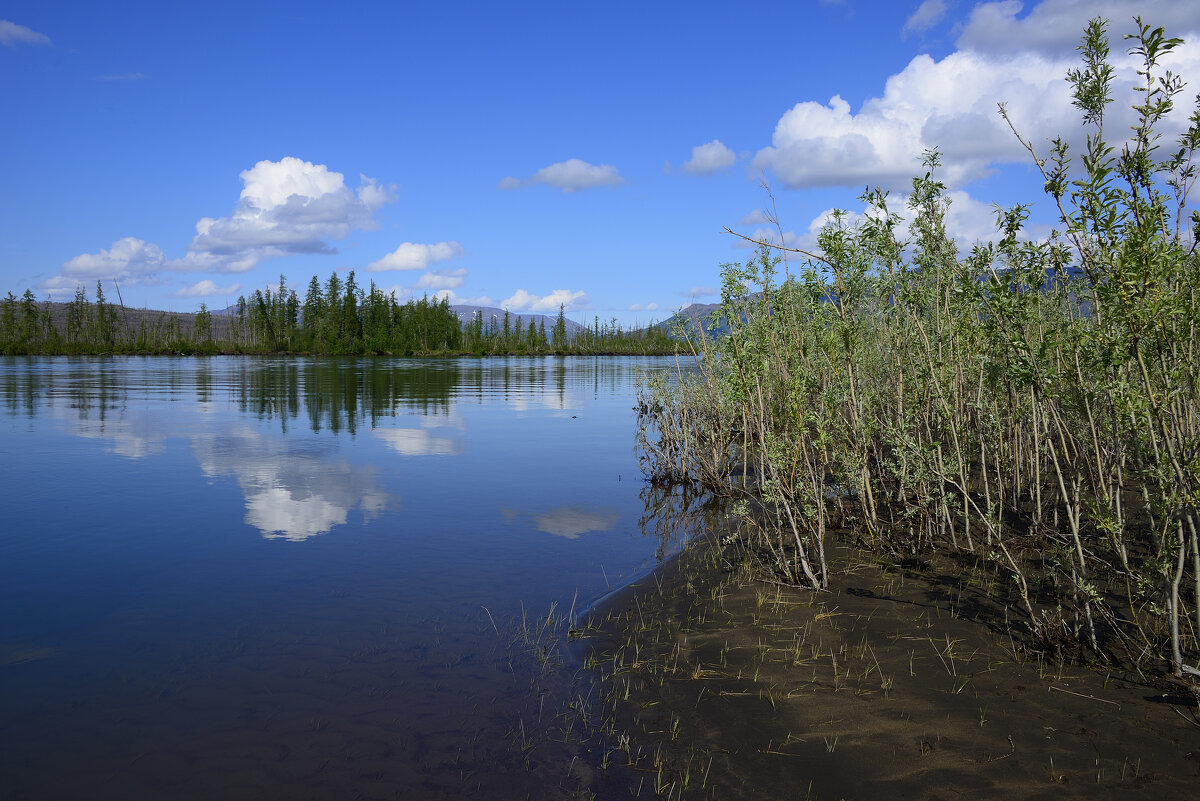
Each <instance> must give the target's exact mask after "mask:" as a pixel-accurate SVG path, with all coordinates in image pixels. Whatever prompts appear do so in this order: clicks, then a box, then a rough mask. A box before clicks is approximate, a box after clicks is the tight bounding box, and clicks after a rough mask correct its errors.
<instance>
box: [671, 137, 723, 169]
mask: <svg viewBox="0 0 1200 801" xmlns="http://www.w3.org/2000/svg"><path fill="white" fill-rule="evenodd" d="M735 163H737V156H735V155H734V154H733V151H732V150H730V149H729V148H727V147H725V145H724V144H722V142H721V140H720V139H714V140H712V141H711V142H709V143H708V144H704V145H696V146H695V147H693V148H692V157H691V158H690V159H689V160H688V161H687V162H685V163H684V165H683V166H682V167H680V168H679V169H681V170H683V171H684V172H688V173H691V174H692V175H712V174H713V173H714V172H717V171H718V170H723V169H725V168H727V167H732V166H733V165H734V164H735Z"/></svg>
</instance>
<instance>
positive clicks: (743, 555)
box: [591, 18, 1200, 798]
mask: <svg viewBox="0 0 1200 801" xmlns="http://www.w3.org/2000/svg"><path fill="white" fill-rule="evenodd" d="M1121 41H1123V42H1124V43H1125V45H1124V46H1125V49H1126V50H1127V53H1128V54H1129V55H1130V56H1132V57H1134V59H1135V60H1136V62H1137V64H1138V67H1137V75H1138V83H1137V84H1136V85H1135V88H1134V89H1133V90H1132V91H1128V90H1127V89H1122V90H1121V91H1122V92H1127V93H1128V95H1129V100H1128V109H1129V110H1130V111H1132V115H1131V119H1133V120H1134V124H1133V126H1132V128H1129V127H1118V126H1112V125H1110V126H1108V127H1105V125H1104V122H1105V120H1106V118H1108V116H1110V115H1112V114H1113V113H1114V112H1113V109H1112V108H1110V106H1111V105H1112V104H1113V102H1114V97H1115V96H1116V94H1117V84H1116V83H1114V75H1115V74H1116V72H1115V68H1114V67H1113V66H1112V65H1111V63H1110V52H1111V51H1110V38H1109V28H1108V22H1107V21H1106V20H1103V19H1099V18H1097V19H1093V20H1091V21H1090V22H1089V23H1088V24H1087V25H1086V27H1085V29H1084V32H1083V36H1082V38H1081V41H1080V45H1079V47H1078V51H1079V53H1080V55H1081V65H1080V66H1079V68H1077V69H1070V70H1068V71H1067V74H1066V80H1067V83H1068V84H1069V85H1070V88H1071V98H1072V100H1071V103H1072V106H1073V107H1074V109H1075V110H1076V111H1078V112H1080V116H1081V117H1082V123H1083V126H1084V128H1085V136H1083V137H1082V139H1083V147H1082V151H1083V152H1082V153H1079V152H1076V150H1077V149H1076V147H1075V146H1074V145H1073V144H1071V142H1075V141H1078V140H1079V137H1073V136H1070V135H1064V136H1063V137H1062V138H1058V139H1054V140H1052V141H1051V142H1050V143H1049V144H1048V145H1045V146H1043V145H1042V144H1041V143H1040V142H1033V141H1030V140H1029V139H1028V138H1026V137H1025V136H1024V135H1023V133H1022V126H1021V122H1020V120H1017V119H1013V118H1012V117H1010V116H1009V113H1008V110H1007V109H1006V108H1005V107H1004V106H1003V105H1001V107H1000V109H999V113H1000V115H1001V118H1002V119H1003V120H1004V121H1005V122H1006V123H1008V125H1009V127H1010V128H1011V129H1012V133H1013V136H1014V141H1015V142H1016V143H1018V144H1019V145H1020V146H1021V147H1022V148H1023V149H1025V150H1026V151H1027V152H1028V153H1029V155H1030V159H1031V165H1032V167H1033V169H1035V170H1036V171H1037V172H1038V173H1039V174H1040V175H1041V177H1042V178H1043V179H1044V190H1045V194H1046V196H1047V197H1046V201H1047V202H1049V203H1050V204H1051V205H1052V208H1054V209H1055V210H1056V211H1057V212H1058V217H1059V219H1058V225H1059V228H1058V230H1057V231H1055V232H1054V233H1052V234H1051V235H1048V236H1040V237H1038V238H1034V237H1033V236H1031V235H1030V233H1029V232H1027V231H1026V224H1027V221H1028V220H1029V206H1028V205H1025V204H1017V205H1014V206H1011V207H1008V208H998V209H997V210H996V230H995V232H994V235H993V236H992V237H991V238H990V239H988V240H980V241H977V242H975V243H974V244H973V245H971V246H969V247H967V246H965V245H963V244H962V243H959V242H956V241H955V240H954V239H953V238H952V237H950V236H949V235H948V233H947V221H948V214H949V213H950V210H951V200H952V199H951V197H950V194H949V189H948V187H947V185H946V184H945V183H943V181H942V180H941V178H940V175H941V166H942V157H941V154H940V153H939V152H938V151H936V150H929V151H927V152H926V153H925V154H924V169H923V174H920V175H918V176H917V177H914V178H913V180H912V182H911V192H910V193H909V194H908V195H907V197H906V198H905V200H904V203H905V206H906V207H907V208H906V209H905V211H904V212H903V213H902V212H900V211H897V210H896V208H895V206H894V205H893V204H894V202H895V201H894V200H893V199H892V198H891V197H890V196H889V193H888V192H887V191H886V190H885V189H882V188H868V189H867V191H865V192H864V193H863V195H862V197H861V200H862V202H863V204H864V205H865V211H864V213H862V214H854V215H852V214H849V213H847V212H844V211H835V212H833V213H832V214H831V215H830V217H829V219H828V221H827V222H826V224H825V225H824V227H823V228H822V229H821V230H820V231H819V232H818V233H817V235H816V244H815V245H814V246H810V247H809V248H808V249H804V248H799V247H792V246H790V245H786V244H783V230H784V227H783V226H782V225H780V226H779V227H778V230H777V233H778V237H773V238H767V237H763V238H760V239H755V240H752V242H753V243H754V244H756V245H758V248H759V250H758V253H757V255H756V256H755V257H754V258H752V259H750V260H748V261H747V262H746V263H745V264H741V265H738V264H726V265H724V266H723V281H724V283H723V288H722V299H721V306H720V310H719V316H720V322H721V333H720V335H718V336H712V337H709V336H696V337H694V338H693V339H691V344H692V345H693V346H694V347H695V349H696V352H697V363H696V366H695V369H694V370H691V371H689V372H688V373H686V374H683V373H681V374H678V375H670V374H667V373H663V372H660V373H656V374H655V375H653V376H650V377H649V378H648V379H647V380H646V381H645V382H644V383H643V386H642V391H641V393H640V394H639V397H638V407H637V411H638V422H639V426H638V433H637V437H638V446H639V449H640V454H641V463H642V467H643V470H644V473H645V476H646V478H647V480H648V482H649V483H650V485H651V486H653V487H656V488H660V489H663V490H664V491H665V490H673V491H677V492H679V493H680V494H681V496H683V497H687V498H695V499H698V500H699V501H700V502H706V503H707V502H712V503H719V504H720V505H721V506H722V508H723V510H724V514H725V516H726V518H727V521H728V523H727V525H728V526H729V531H730V533H726V534H720V535H718V537H719V540H718V541H719V543H720V547H718V548H716V549H715V550H707V551H706V550H704V549H703V548H701V549H698V550H697V552H696V558H695V560H694V561H693V562H691V563H690V565H691V568H690V569H688V570H684V571H681V572H680V573H679V576H678V578H677V579H676V580H674V581H668V582H663V583H662V584H658V583H656V584H655V585H654V586H653V591H652V592H650V593H648V594H645V595H642V596H637V597H636V600H635V603H634V606H633V607H632V608H631V609H627V610H626V611H625V612H624V614H623V615H618V616H617V617H616V618H613V619H610V620H609V621H608V622H607V623H606V624H605V625H606V626H610V628H609V629H607V630H609V631H610V634H609V636H608V639H607V641H606V644H605V646H604V647H601V648H599V649H598V650H597V651H596V652H595V654H594V655H593V657H592V659H591V664H593V665H594V666H596V668H597V669H598V670H599V671H600V672H601V675H602V676H603V681H604V684H605V686H606V688H607V693H606V695H605V696H604V697H605V699H606V701H607V703H608V706H607V707H606V708H605V710H606V711H605V717H604V718H603V720H604V725H606V726H607V727H608V728H609V729H610V730H611V731H613V732H615V733H616V734H615V737H616V739H615V743H616V745H615V746H614V747H615V748H616V749H617V751H616V752H613V751H611V749H610V751H609V752H606V756H608V757H610V758H612V757H617V758H619V757H622V756H623V757H624V759H625V762H626V764H627V765H628V766H629V767H630V768H631V769H632V770H634V771H636V772H637V773H638V774H639V775H638V777H637V779H638V781H637V782H635V787H634V792H635V793H641V792H644V791H645V783H649V784H650V785H651V786H652V788H653V790H652V792H653V793H655V794H656V795H658V796H660V797H670V798H688V797H697V798H706V797H707V798H714V797H725V798H728V797H739V798H744V797H761V798H771V797H779V796H780V795H782V794H786V795H788V796H791V797H808V798H816V797H819V798H830V797H833V798H876V797H881V796H887V797H911V798H932V797H952V796H967V797H989V798H990V797H1021V798H1031V797H1041V796H1045V797H1055V798H1058V797H1062V796H1063V795H1071V796H1074V797H1081V798H1082V797H1088V798H1096V797H1117V796H1121V797H1123V796H1124V795H1126V794H1128V793H1129V792H1130V791H1137V792H1139V793H1144V794H1146V795H1153V796H1154V797H1159V798H1161V797H1168V798H1185V797H1191V796H1192V795H1194V792H1195V791H1194V786H1195V781H1196V776H1197V775H1198V771H1197V767H1198V765H1197V754H1198V753H1200V751H1198V747H1197V746H1198V744H1200V295H1198V294H1197V292H1196V287H1197V285H1200V251H1198V249H1197V247H1196V243H1197V241H1198V240H1200V212H1197V211H1196V210H1195V208H1194V203H1192V202H1191V201H1189V192H1190V191H1191V189H1192V188H1193V185H1194V183H1195V181H1196V179H1197V177H1198V176H1200V169H1198V168H1197V165H1196V162H1195V156H1196V154H1197V152H1200V96H1198V97H1197V98H1196V99H1195V101H1194V102H1193V103H1192V104H1191V105H1190V106H1189V108H1181V109H1179V111H1180V114H1179V115H1177V117H1176V118H1175V119H1177V120H1179V121H1180V122H1182V125H1180V124H1177V123H1176V122H1172V121H1170V115H1171V113H1172V112H1173V111H1174V110H1175V104H1176V101H1177V100H1179V101H1181V102H1182V101H1184V100H1188V99H1190V98H1187V97H1186V96H1183V95H1182V94H1181V93H1182V91H1183V83H1182V80H1181V79H1180V78H1179V77H1178V76H1176V75H1174V73H1173V72H1171V71H1170V69H1171V68H1170V66H1169V61H1170V58H1171V55H1172V51H1174V50H1175V49H1176V48H1178V47H1179V46H1180V45H1181V44H1182V40H1180V39H1176V38H1170V37H1169V36H1168V35H1167V34H1166V32H1165V31H1164V29H1162V28H1157V27H1154V26H1153V25H1152V24H1149V23H1147V22H1144V21H1143V20H1142V19H1141V18H1135V20H1134V22H1133V26H1132V30H1131V31H1130V32H1129V35H1127V36H1125V37H1124V39H1122V40H1121ZM1189 109H1190V111H1189ZM1117 113H1120V112H1117ZM1125 113H1128V111H1126V112H1125ZM1185 113H1187V115H1188V116H1187V117H1186V120H1184V119H1183V115H1184V114H1185ZM1118 129H1119V133H1115V134H1114V131H1115V130H1118ZM1168 129H1169V130H1170V131H1171V132H1170V134H1168V133H1167V131H1168ZM771 207H772V208H774V204H773V201H772V203H771ZM772 222H774V221H772ZM614 621H616V622H615V623H614ZM611 626H615V627H611ZM642 779H644V780H645V782H642V781H641V780H642Z"/></svg>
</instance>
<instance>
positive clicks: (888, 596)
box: [590, 551, 1200, 799]
mask: <svg viewBox="0 0 1200 801" xmlns="http://www.w3.org/2000/svg"><path fill="white" fill-rule="evenodd" d="M753 576H754V574H753V572H752V571H750V570H749V569H747V567H746V565H745V564H744V563H738V562H737V561H736V560H734V561H730V560H729V559H727V558H720V557H718V556H713V555H711V554H704V553H693V554H691V555H690V556H689V557H687V558H685V560H684V562H683V563H682V564H681V565H680V566H678V567H677V569H676V570H674V571H673V572H672V573H671V574H670V575H667V576H665V577H663V576H658V577H654V578H651V579H647V580H645V581H644V582H642V583H641V586H640V587H636V588H633V591H632V592H630V593H629V594H627V595H625V596H624V597H623V598H621V599H619V600H618V601H616V602H615V603H614V605H613V606H612V607H610V608H609V609H608V610H606V612H605V613H604V614H603V615H599V616H598V617H597V621H598V623H599V625H600V627H601V630H602V634H601V636H599V637H598V638H596V639H594V640H591V641H590V646H591V652H590V654H591V658H592V663H593V664H595V665H597V666H598V667H597V669H598V670H599V672H600V673H601V674H602V675H603V676H604V679H603V681H602V683H601V685H600V688H599V691H598V692H597V694H596V697H597V698H598V699H603V700H600V701H597V703H596V706H597V709H598V712H597V714H596V718H597V720H598V721H599V723H598V725H599V726H600V727H601V728H602V729H604V730H605V736H604V737H602V738H600V741H601V742H602V743H603V744H602V745H600V746H598V747H597V748H598V751H597V753H596V754H593V756H595V757H598V759H599V761H600V765H601V768H600V770H598V771H597V773H596V774H595V775H594V779H595V781H593V782H592V786H593V788H594V789H596V791H597V795H598V796H599V797H610V796H611V797H614V798H619V797H646V798H652V797H663V798H705V799H733V798H738V799H760V798H761V799H778V798H797V799H877V798H889V799H892V798H894V799H906V798H912V799H951V798H972V799H990V798H1029V799H1036V798H1047V799H1050V798H1053V799H1062V798H1088V799H1106V798H1121V799H1125V798H1151V797H1153V798H1155V799H1176V798H1178V799H1185V798H1186V799H1191V798H1195V797H1196V794H1197V792H1198V790H1197V788H1198V787H1200V708H1198V706H1197V699H1196V697H1195V695H1194V694H1192V693H1191V692H1189V690H1188V688H1187V687H1186V686H1183V685H1181V684H1174V683H1173V682H1172V680H1171V679H1170V677H1169V676H1165V675H1163V674H1162V673H1161V671H1160V672H1158V673H1155V672H1153V671H1151V670H1150V669H1148V668H1147V667H1145V666H1143V667H1142V671H1141V673H1140V674H1139V673H1138V672H1137V671H1136V670H1133V671H1129V670H1117V669H1116V668H1115V667H1108V666H1104V665H1098V666H1097V665H1093V666H1090V667H1084V666H1080V665H1078V664H1073V663H1072V662H1071V661H1070V660H1069V659H1066V658H1061V659H1060V658H1054V657H1048V656H1046V655H1044V654H1042V655H1037V654H1035V653H1033V652H1031V651H1029V650H1028V649H1026V648H1024V647H1022V637H1021V636H1020V623H1019V621H1017V620H1016V619H1015V617H1016V615H1015V613H1013V618H1014V619H1009V613H1007V612H1006V610H1005V609H1004V608H1003V607H1000V606H997V605H996V604H994V603H993V602H992V601H991V600H989V598H990V597H991V595H990V594H989V592H988V587H987V584H988V582H990V581H995V580H998V579H996V578H995V577H994V576H988V575H986V574H984V573H983V572H977V573H976V574H975V575H973V576H968V577H967V578H966V579H963V580H960V579H958V578H951V577H950V573H949V572H948V571H947V572H944V573H943V572H941V571H939V570H938V569H937V567H936V566H935V565H930V564H928V563H913V564H911V565H909V566H903V565H889V564H883V563H880V562H879V561H878V560H876V559H874V558H873V557H870V556H868V555H867V554H864V553H860V552H854V551H844V552H841V553H839V554H838V556H837V571H836V577H835V579H834V581H833V586H832V588H831V590H830V591H829V592H824V593H814V592H811V591H805V590H798V589H793V588H788V587H783V586H780V585H778V584H771V583H767V582H764V581H761V580H756V579H755V578H754V577H753ZM1160 667H1161V666H1160Z"/></svg>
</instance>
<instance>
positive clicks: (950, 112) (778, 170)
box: [753, 0, 1200, 191]
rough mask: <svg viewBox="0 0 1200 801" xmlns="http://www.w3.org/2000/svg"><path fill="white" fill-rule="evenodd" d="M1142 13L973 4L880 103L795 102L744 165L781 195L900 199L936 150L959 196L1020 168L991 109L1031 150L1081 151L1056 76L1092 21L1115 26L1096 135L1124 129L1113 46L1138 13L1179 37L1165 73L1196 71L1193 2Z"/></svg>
mask: <svg viewBox="0 0 1200 801" xmlns="http://www.w3.org/2000/svg"><path fill="white" fill-rule="evenodd" d="M1142 6H1144V4H1137V3H1132V2H1121V1H1119V0H1098V1H1097V2H1090V3H1084V2H1071V0H1046V2H1043V3H1041V4H1040V5H1037V6H1036V7H1034V8H1033V9H1032V10H1031V11H1030V12H1029V13H1028V14H1027V15H1025V16H1018V15H1019V13H1020V12H1021V10H1022V4H1021V3H1019V2H1015V0H1006V1H1005V2H989V3H981V4H979V5H978V6H976V7H975V8H974V10H973V11H972V12H971V14H970V16H969V18H968V20H967V22H966V24H965V26H964V28H963V33H962V35H961V36H960V38H959V40H958V48H959V49H958V50H956V51H955V52H953V53H950V54H949V55H947V56H945V57H944V58H942V59H940V60H938V59H934V58H932V57H931V56H928V55H919V56H917V57H915V58H914V59H912V61H910V62H909V63H908V65H907V66H906V67H905V68H904V69H903V70H902V71H900V72H899V73H897V74H895V75H892V76H891V77H889V78H888V79H887V81H886V83H885V85H884V89H883V93H882V94H881V95H880V96H878V97H872V98H870V99H868V100H867V101H866V102H864V103H863V104H862V106H861V107H860V108H858V109H857V110H855V109H852V108H851V106H850V104H849V103H847V102H846V101H845V100H844V99H843V98H842V97H840V96H838V95H835V96H834V97H832V98H831V99H830V100H829V101H828V102H827V103H819V102H814V101H812V100H805V101H802V102H799V103H797V104H796V105H795V106H793V107H792V108H791V109H790V110H788V111H787V112H786V113H784V114H783V115H782V117H780V119H779V122H778V124H777V125H776V127H775V131H774V133H773V135H772V139H771V145H770V147H765V148H763V149H761V150H759V151H758V153H757V155H756V156H755V158H754V162H753V163H754V165H755V166H756V167H758V168H760V169H765V170H770V171H771V172H773V173H774V175H775V177H776V178H777V179H778V180H779V181H780V183H782V184H783V185H784V186H786V187H789V188H799V187H822V186H844V187H852V188H862V187H863V186H867V185H878V186H883V187H885V188H889V189H893V190H899V191H904V190H906V189H907V188H908V187H909V186H910V181H911V177H912V176H914V175H919V174H921V173H922V172H923V168H922V165H921V158H922V154H923V153H924V151H926V150H928V149H935V148H936V149H938V150H939V151H941V153H942V157H943V158H942V165H943V166H942V170H941V172H940V173H939V177H940V179H941V180H943V181H945V182H946V183H948V184H949V185H951V186H952V187H961V186H963V185H965V184H967V183H970V182H972V181H974V180H977V179H980V178H983V177H986V176H987V175H989V174H991V173H992V172H993V171H994V170H995V169H996V167H997V166H999V165H1002V164H1009V163H1021V164H1028V163H1029V161H1030V159H1029V154H1028V153H1027V152H1026V151H1025V150H1024V148H1023V147H1022V146H1021V145H1020V143H1019V142H1018V141H1017V139H1016V137H1014V136H1013V134H1012V131H1010V130H1009V128H1008V126H1007V124H1005V122H1004V121H1003V120H1002V119H1001V117H1000V115H999V114H998V111H997V107H998V105H999V104H1000V103H1004V104H1005V105H1006V106H1007V108H1008V111H1009V113H1010V116H1011V118H1012V119H1013V121H1014V123H1015V124H1016V125H1017V126H1018V129H1019V130H1020V132H1021V134H1022V136H1024V137H1025V138H1026V139H1027V140H1029V141H1032V142H1034V143H1035V144H1039V145H1041V144H1043V143H1044V142H1046V140H1047V139H1049V138H1052V137H1056V136H1065V137H1066V138H1067V139H1068V141H1069V142H1072V143H1080V142H1081V140H1082V133H1081V127H1080V116H1079V112H1078V110H1077V109H1075V108H1074V107H1073V106H1072V104H1071V96H1070V91H1071V90H1070V86H1069V84H1068V83H1067V81H1066V80H1065V75H1066V73H1067V70H1068V69H1070V68H1072V67H1077V66H1078V65H1079V58H1078V53H1076V52H1075V47H1076V45H1077V43H1078V42H1079V39H1080V36H1081V35H1082V32H1083V27H1084V25H1085V23H1086V21H1087V19H1088V18H1089V17H1091V16H1094V15H1096V14H1101V15H1105V16H1109V17H1111V18H1112V19H1113V20H1114V21H1113V23H1112V25H1111V26H1110V30H1109V33H1110V39H1111V42H1112V49H1113V57H1112V62H1113V65H1114V67H1115V68H1116V69H1117V76H1116V79H1115V81H1114V86H1113V96H1114V99H1115V100H1114V103H1113V106H1112V107H1110V114H1109V117H1108V120H1107V122H1108V125H1107V126H1106V129H1107V130H1108V131H1110V132H1116V131H1127V130H1128V129H1129V125H1130V124H1131V122H1132V119H1131V117H1130V112H1129V110H1128V108H1129V105H1130V104H1131V103H1132V102H1133V101H1134V100H1135V99H1136V95H1135V94H1134V93H1133V92H1132V87H1133V85H1134V81H1135V79H1136V73H1135V70H1136V62H1135V60H1134V59H1132V58H1131V57H1130V56H1128V55H1127V54H1126V53H1125V52H1124V51H1125V49H1126V47H1127V46H1128V45H1127V44H1125V43H1124V42H1123V41H1122V40H1121V38H1120V37H1121V34H1122V33H1123V32H1125V31H1127V30H1128V29H1129V28H1130V27H1131V26H1132V22H1127V21H1128V20H1129V19H1130V17H1132V15H1134V14H1137V13H1141V14H1143V15H1144V16H1147V20H1148V21H1149V22H1151V23H1152V24H1154V25H1158V24H1164V25H1166V27H1167V30H1168V31H1169V32H1170V33H1171V34H1172V35H1178V36H1182V37H1183V38H1185V39H1188V42H1187V44H1185V45H1184V46H1182V47H1180V48H1179V49H1178V50H1176V51H1175V52H1173V53H1171V54H1170V55H1169V56H1168V57H1166V58H1164V60H1163V63H1162V66H1163V67H1165V68H1169V69H1171V70H1172V71H1174V72H1176V73H1178V74H1181V75H1185V76H1186V75H1195V74H1196V73H1197V71H1198V70H1200V44H1197V43H1195V42H1194V41H1193V40H1194V39H1196V38H1197V37H1196V36H1195V35H1194V34H1195V32H1197V31H1200V4H1197V3H1194V2H1186V3H1185V2H1175V1H1174V0H1172V1H1171V2H1164V3H1161V4H1156V6H1155V8H1154V10H1153V13H1151V12H1150V11H1149V10H1147V9H1145V8H1142ZM935 11H937V8H935V7H934V6H929V5H928V4H927V7H926V8H925V12H924V14H925V15H924V16H923V17H921V19H926V20H928V19H932V18H933V16H934V12H935ZM920 13H921V12H920V11H918V14H920ZM914 16H916V15H914ZM1150 17H1153V19H1152V20H1151V19H1150ZM914 24H915V23H914ZM1189 37H1190V38H1189ZM1183 105H1189V104H1187V103H1183V104H1181V109H1180V110H1177V113H1176V115H1175V118H1174V119H1173V120H1172V121H1169V122H1168V124H1167V125H1165V126H1164V136H1166V137H1173V136H1174V131H1175V130H1177V129H1179V128H1180V125H1181V124H1182V123H1181V120H1182V117H1183V116H1185V115H1186V110H1182V106H1183ZM1076 149H1078V148H1077V147H1076Z"/></svg>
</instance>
